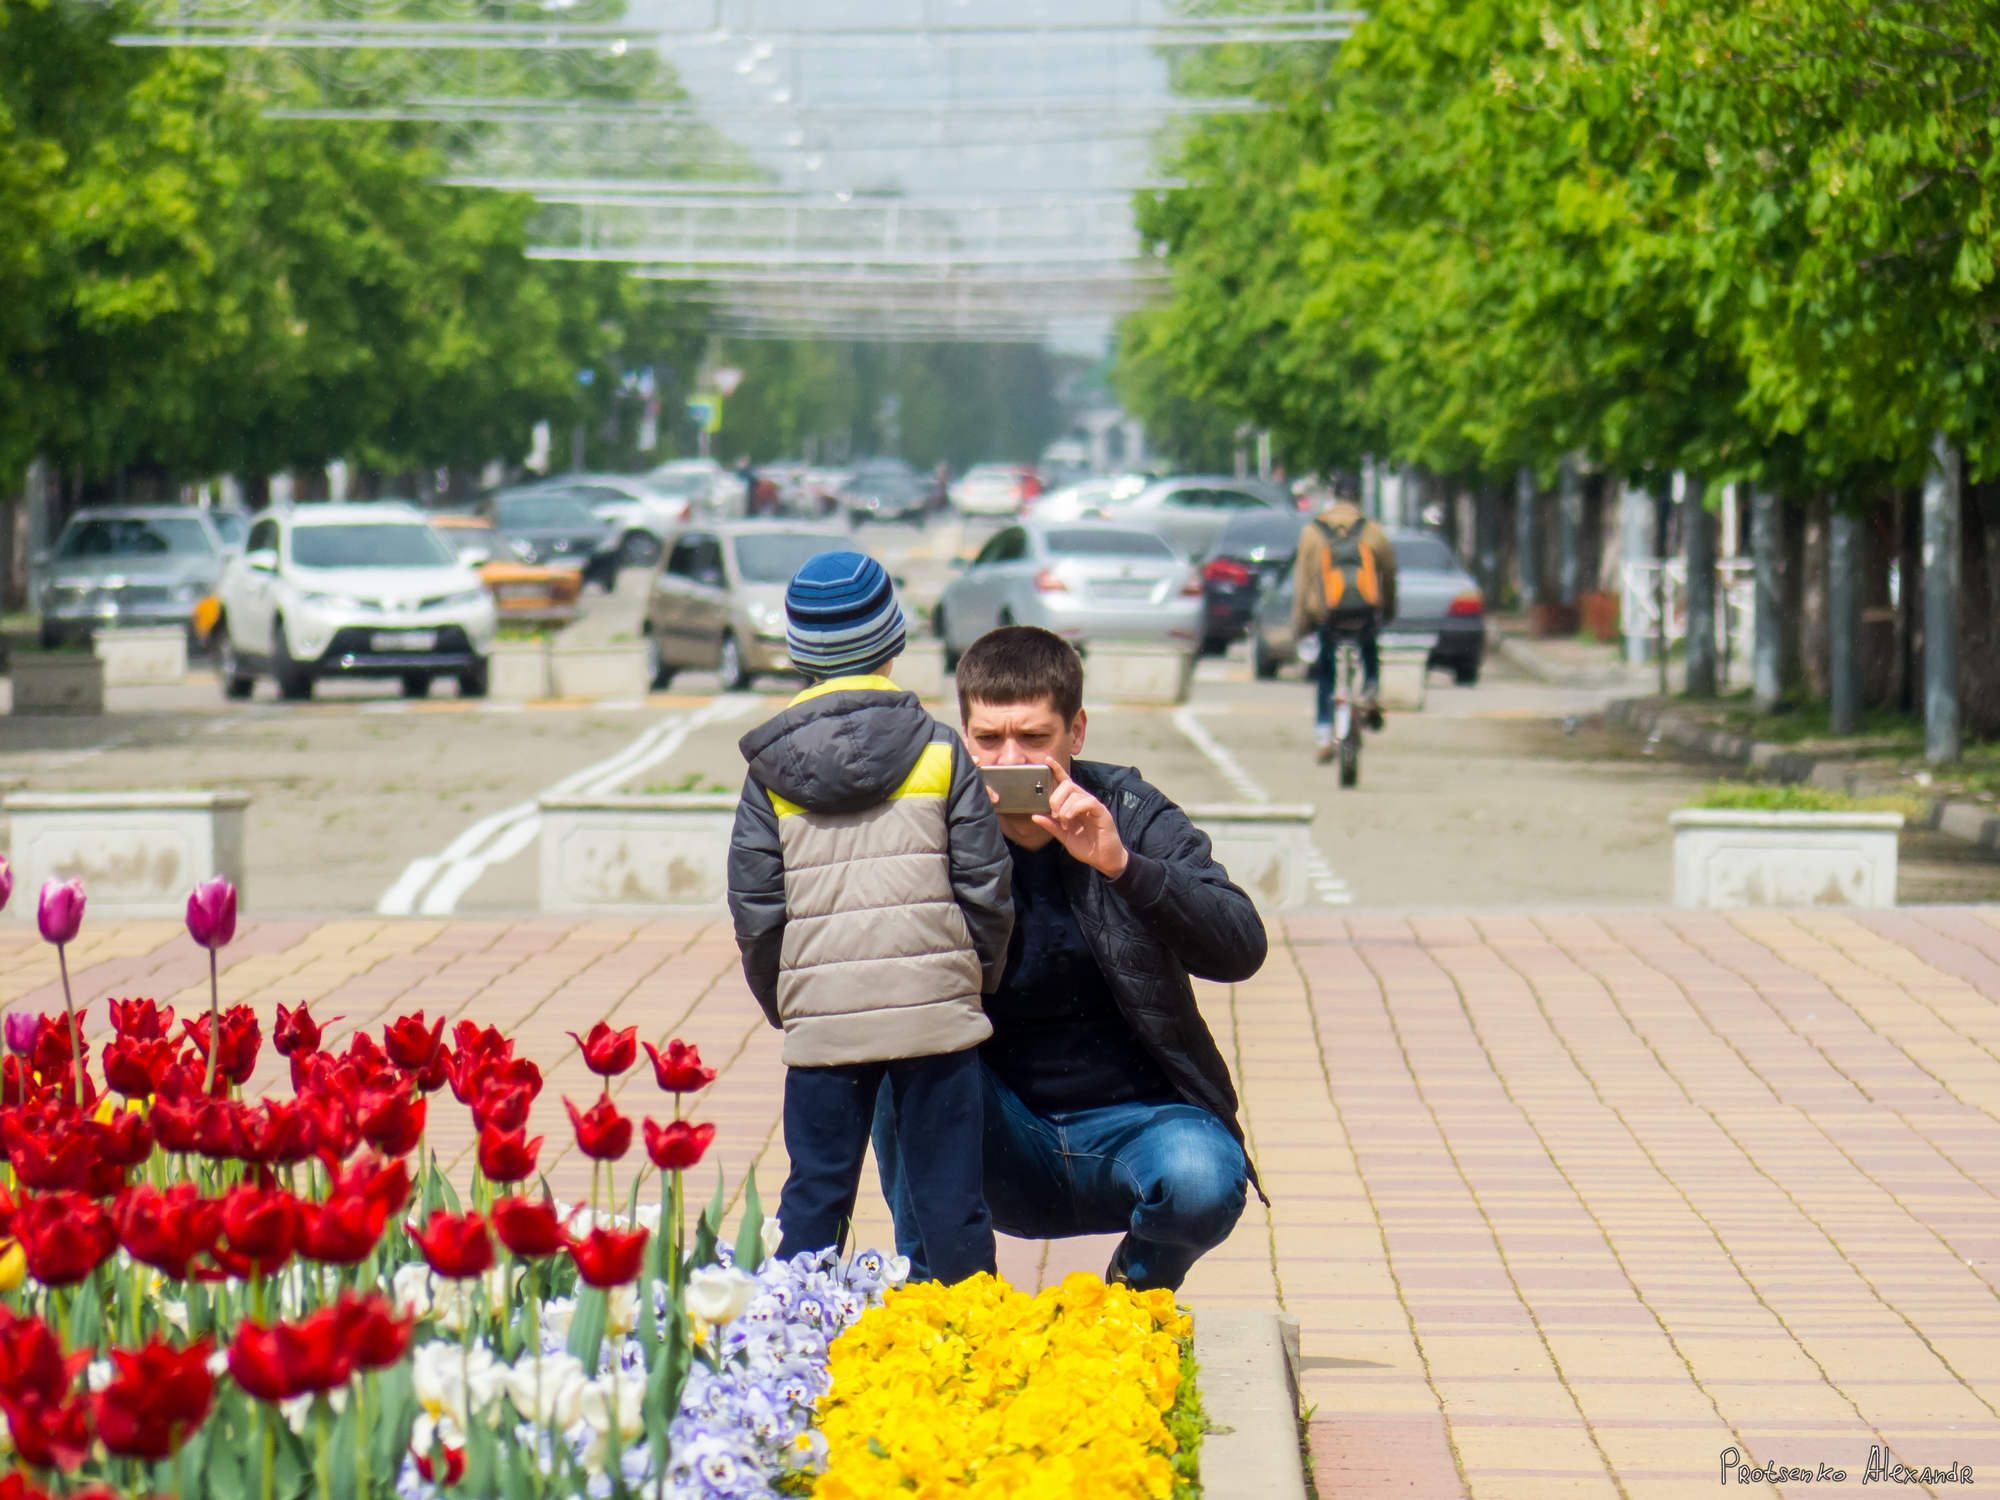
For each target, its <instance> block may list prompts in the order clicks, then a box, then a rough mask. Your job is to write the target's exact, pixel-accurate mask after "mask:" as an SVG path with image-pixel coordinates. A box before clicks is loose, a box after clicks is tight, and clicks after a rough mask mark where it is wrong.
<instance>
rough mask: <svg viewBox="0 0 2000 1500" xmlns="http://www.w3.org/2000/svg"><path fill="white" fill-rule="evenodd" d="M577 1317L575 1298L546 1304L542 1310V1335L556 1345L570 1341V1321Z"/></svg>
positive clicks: (560, 1299)
mask: <svg viewBox="0 0 2000 1500" xmlns="http://www.w3.org/2000/svg"><path fill="white" fill-rule="evenodd" d="M575 1316H576V1299H575V1298H574V1297H557V1298H555V1299H554V1300H553V1301H550V1302H544V1303H543V1304H542V1310H541V1325H542V1335H543V1337H545V1338H548V1339H553V1340H554V1341H555V1342H556V1343H559V1344H560V1343H567V1342H568V1341H569V1325H570V1320H571V1319H572V1318H574V1317H575Z"/></svg>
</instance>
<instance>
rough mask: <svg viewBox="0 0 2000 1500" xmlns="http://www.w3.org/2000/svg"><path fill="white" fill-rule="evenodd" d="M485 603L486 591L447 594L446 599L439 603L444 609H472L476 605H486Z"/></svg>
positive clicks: (481, 589) (461, 591)
mask: <svg viewBox="0 0 2000 1500" xmlns="http://www.w3.org/2000/svg"><path fill="white" fill-rule="evenodd" d="M485 602H486V590H485V589H483V588H478V589H461V590H460V591H459V592H458V593H456V594H446V595H445V596H444V598H442V599H440V600H439V601H438V605H439V607H440V608H442V609H470V608H471V607H472V606H473V605H475V604H484V603H485Z"/></svg>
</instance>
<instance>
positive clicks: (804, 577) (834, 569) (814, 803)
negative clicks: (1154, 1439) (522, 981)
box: [729, 552, 1014, 1282]
mask: <svg viewBox="0 0 2000 1500" xmlns="http://www.w3.org/2000/svg"><path fill="white" fill-rule="evenodd" d="M785 616H786V641H787V646H788V648H789V650H790V653H791V657H792V663H793V665H794V666H795V667H797V668H798V669H799V670H800V671H802V672H804V673H805V674H806V675H807V676H809V677H811V678H813V679H814V683H813V686H811V687H809V688H807V689H806V691H805V692H803V693H801V694H800V695H799V696H798V697H797V698H796V699H794V700H793V701H792V703H791V705H790V706H789V707H788V708H786V709H785V710H784V711H783V712H782V713H780V714H778V715H777V717H776V718H774V719H772V720H770V721H769V722H768V723H766V724H764V725H762V726H761V727H760V728H758V729H755V730H753V731H752V732H751V733H749V734H748V735H745V736H744V738H743V741H742V747H741V748H742V750H743V757H744V759H745V760H747V761H748V762H749V763H750V774H749V777H748V778H747V779H746V781H745V782H744V785H743V800H742V802H741V804H740V805H739V806H738V808H737V812H736V827H735V832H734V834H733V835H732V838H731V843H730V851H729V910H730V915H731V916H732V917H733V918H734V920H735V924H736V942H737V946H738V947H740V948H741V949H742V950H743V975H744V978H745V979H746V980H748V981H749V985H750V990H751V993H752V994H754V995H755V996H756V997H757V1001H758V1003H759V1004H760V1005H762V1006H763V1007H764V1014H765V1015H766V1016H767V1017H768V1018H769V1020H770V1022H771V1024H772V1025H773V1026H777V1027H780V1028H782V1029H783V1031H784V1033H785V1050H784V1059H785V1065H786V1070H787V1071H786V1074H785V1150H786V1152H787V1153H788V1154H789V1155H790V1157H791V1162H792V1170H791V1175H790V1176H789V1177H788V1178H787V1179H786V1180H785V1189H784V1193H783V1196H782V1198H781V1199H780V1202H779V1208H778V1221H779V1223H780V1225H781V1226H782V1228H783V1234H784V1240H783V1243H782V1245H781V1246H780V1247H779V1251H778V1253H779V1254H780V1255H781V1256H790V1255H795V1254H797V1253H798V1252H800V1251H802V1250H820V1249H824V1248H826V1247H827V1246H829V1245H839V1244H840V1243H842V1241H843V1240H844V1238H845V1237H846V1233H847V1227H848V1224H849V1222H850V1221H851V1220H852V1218H853V1216H854V1197H855V1193H856V1190H857V1188H858V1186H859V1183H860V1177H861V1158H862V1154H863V1152H864V1151H865V1150H866V1148H867V1145H868V1128H869V1122H870V1119H871V1117H872V1116H873V1114H874V1109H875V1096H876V1092H877V1089H878V1088H879V1086H880V1084H881V1082H882V1080H883V1078H884V1077H885V1076H886V1077H887V1079H888V1082H889V1090H890V1093H891V1095H892V1097H893V1099H894V1101H895V1112H896V1121H897V1132H896V1133H897V1141H898V1145H899V1146H900V1148H901V1153H902V1160H903V1163H904V1171H905V1173H906V1177H907V1180H908V1183H909V1188H910V1194H911V1199H912V1201H913V1203H914V1205H915V1210H914V1211H915V1214H916V1217H917V1220H918V1225H917V1227H918V1231H919V1233H920V1235H921V1237H922V1239H923V1244H924V1254H925V1264H926V1265H927V1266H928V1267H929V1270H930V1272H931V1274H932V1275H934V1276H936V1277H937V1278H938V1279H939V1280H941V1281H947V1282H950V1281H959V1280H963V1279H964V1278H965V1277H967V1276H970V1275H973V1274H974V1273H975V1272H978V1271H991V1270H993V1268H994V1263H993V1226H992V1222H991V1220H990V1219H989V1218H988V1217H987V1212H986V1200H985V1196H984V1194H983V1192H982V1191H981V1188H980V1171H981V1127H982V1121H981V1105H980V1100H981V1089H982V1083H981V1078H980V1071H979V1055H978V1052H977V1048H978V1046H979V1044H980V1043H981V1042H983V1041H985V1040H986V1038H987V1037H989V1036H991V1035H992V1033H993V1027H992V1025H991V1024H990V1023H989V1022H988V1021H987V1019H986V1013H985V1010H984V1007H983V1005H982V997H983V996H984V995H986V994H988V993H991V992H992V991H993V990H994V989H995V988H996V987H997V986H998V984H999V982H1000V974H1001V970H1002V968H1003V967H1004V966H1005V964H1006V961H1007V944H1008V939H1009V937H1010V936H1011V935H1012V932H1013V925H1014V907H1013V897H1012V889H1011V874H1012V860H1011V858H1010V856H1009V854H1008V851H1007V843H1006V840H1005V839H1004V838H1003V837H1002V835H1001V832H1000V824H999V821H998V819H997V818H996V817H995V816H994V814H993V808H992V803H991V800H990V799H989V798H988V796H987V794H986V786H985V783H984V782H983V781H982V780H981V779H980V776H979V771H978V768H977V767H976V766H975V765H974V764H973V762H972V759H971V757H970V756H969V755H968V754H967V753H966V751H965V747H964V746H963V745H962V744H961V743H960V742H959V740H958V737H957V736H956V735H955V734H953V733H952V731H951V730H949V729H948V728H946V727H945V726H944V725H942V724H940V723H938V722H937V721H936V720H935V719H933V718H932V717H931V715H930V714H929V713H928V712H927V711H926V710H925V709H924V707H923V705H922V704H921V703H919V702H918V701H917V698H916V696H915V695H914V694H911V693H906V692H904V691H902V689H900V688H898V687H897V686H896V685H895V683H893V682H891V681H890V680H889V679H888V678H887V677H886V676H883V675H881V674H883V673H885V672H887V670H888V668H889V665H890V663H891V662H893V661H894V660H895V658H896V657H897V656H898V655H899V654H900V653H901V651H902V649H903V635H904V627H903V612H902V608H901V606H900V605H899V604H898V603H897V601H896V592H895V588H894V586H893V585H892V584H891V583H890V580H889V576H888V574H886V573H885V572H883V570H882V567H881V565H880V564H879V563H877V562H875V561H874V560H873V559H872V558H868V557H864V556H862V555H861V554H860V553H856V552H828V553H823V554H821V555H820V556H818V557H815V558H813V559H812V560H811V561H810V562H808V563H807V564H806V565H805V566H804V567H802V568H800V569H799V571H798V573H797V575H796V576H795V577H794V578H793V579H792V582H791V585H790V587H789V588H787V589H786V591H785Z"/></svg>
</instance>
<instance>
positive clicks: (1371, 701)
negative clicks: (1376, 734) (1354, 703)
mask: <svg viewBox="0 0 2000 1500" xmlns="http://www.w3.org/2000/svg"><path fill="white" fill-rule="evenodd" d="M1361 722H1362V723H1364V724H1366V725H1367V726H1368V727H1369V728H1370V729H1380V728H1381V727H1382V701H1381V700H1380V699H1379V698H1377V697H1376V696H1375V695H1374V694H1373V693H1370V694H1369V695H1368V696H1367V697H1365V698H1363V699H1362V700H1361Z"/></svg>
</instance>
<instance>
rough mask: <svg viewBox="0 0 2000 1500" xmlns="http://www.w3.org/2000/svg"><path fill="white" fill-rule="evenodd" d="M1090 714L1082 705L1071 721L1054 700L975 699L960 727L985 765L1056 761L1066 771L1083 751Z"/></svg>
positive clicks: (1023, 764) (973, 750)
mask: <svg viewBox="0 0 2000 1500" xmlns="http://www.w3.org/2000/svg"><path fill="white" fill-rule="evenodd" d="M1087 719H1088V715H1086V714H1085V713H1084V712H1083V711H1082V710H1081V709H1079V710H1078V711H1077V715H1076V718H1075V719H1074V720H1073V721H1071V722H1070V723H1067V724H1066V723H1064V722H1063V718H1062V715H1061V714H1059V713H1057V712H1056V706H1055V702H1054V700H1052V699H1049V698H1043V699H1041V700H1040V701H1038V702H1035V703H980V702H978V701H976V700H975V701H974V702H973V703H972V705H971V707H970V710H969V711H968V712H967V714H966V716H965V723H964V724H963V725H962V726H961V728H962V729H963V730H964V732H965V744H966V748H967V749H969V750H970V751H971V752H972V758H973V760H974V761H975V762H977V763H978V764H979V765H982V766H1039V765H1047V764H1048V763H1049V762H1050V761H1054V762H1055V763H1056V764H1057V765H1059V766H1061V767H1062V768H1063V770H1064V771H1068V770H1069V767H1070V762H1071V761H1072V760H1073V759H1074V758H1075V757H1076V756H1077V755H1079V754H1081V753H1082V751H1083V736H1084V730H1085V728H1086V727H1087Z"/></svg>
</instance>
